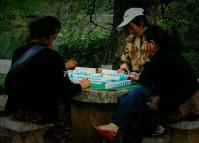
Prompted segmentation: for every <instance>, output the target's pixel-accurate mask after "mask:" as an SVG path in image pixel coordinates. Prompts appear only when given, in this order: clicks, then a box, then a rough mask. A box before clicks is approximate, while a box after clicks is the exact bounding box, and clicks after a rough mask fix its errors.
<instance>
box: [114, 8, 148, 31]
mask: <svg viewBox="0 0 199 143" xmlns="http://www.w3.org/2000/svg"><path fill="white" fill-rule="evenodd" d="M139 15H144V9H142V8H129V9H128V10H126V11H125V13H124V17H123V22H122V23H121V24H120V25H118V26H117V30H121V29H122V28H123V27H124V26H126V25H127V24H129V22H131V21H132V20H133V19H134V18H135V17H136V16H139Z"/></svg>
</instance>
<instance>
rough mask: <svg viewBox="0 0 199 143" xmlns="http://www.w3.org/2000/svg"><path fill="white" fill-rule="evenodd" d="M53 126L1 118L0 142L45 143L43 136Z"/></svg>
mask: <svg viewBox="0 0 199 143" xmlns="http://www.w3.org/2000/svg"><path fill="white" fill-rule="evenodd" d="M52 126H53V124H45V125H38V124H34V123H31V122H19V121H15V120H13V119H12V118H11V117H2V118H0V138H1V139H0V141H1V142H3V143H7V142H9V143H44V141H43V134H44V133H45V131H46V130H47V129H49V128H50V127H52ZM8 140H9V141H8Z"/></svg>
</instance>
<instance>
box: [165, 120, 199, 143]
mask: <svg viewBox="0 0 199 143" xmlns="http://www.w3.org/2000/svg"><path fill="white" fill-rule="evenodd" d="M169 134H170V141H169V143H199V120H197V121H181V122H176V123H173V124H171V125H169Z"/></svg>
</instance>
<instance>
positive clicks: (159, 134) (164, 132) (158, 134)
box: [152, 129, 169, 137]
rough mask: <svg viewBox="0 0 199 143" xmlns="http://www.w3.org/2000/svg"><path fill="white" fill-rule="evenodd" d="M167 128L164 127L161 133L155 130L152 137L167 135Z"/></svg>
mask: <svg viewBox="0 0 199 143" xmlns="http://www.w3.org/2000/svg"><path fill="white" fill-rule="evenodd" d="M168 134H169V133H168V130H167V129H165V130H164V131H163V132H162V133H157V132H154V133H152V137H162V136H165V135H168Z"/></svg>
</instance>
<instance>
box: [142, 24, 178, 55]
mask: <svg viewBox="0 0 199 143" xmlns="http://www.w3.org/2000/svg"><path fill="white" fill-rule="evenodd" d="M144 37H145V39H146V41H150V40H153V41H155V42H156V43H157V44H158V45H159V47H160V48H161V49H163V48H167V49H169V50H173V51H175V52H180V50H181V41H180V38H179V35H178V32H177V30H174V29H172V28H169V29H162V28H161V27H159V26H157V25H152V26H150V27H149V28H148V29H147V30H146V31H145V32H144Z"/></svg>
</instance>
